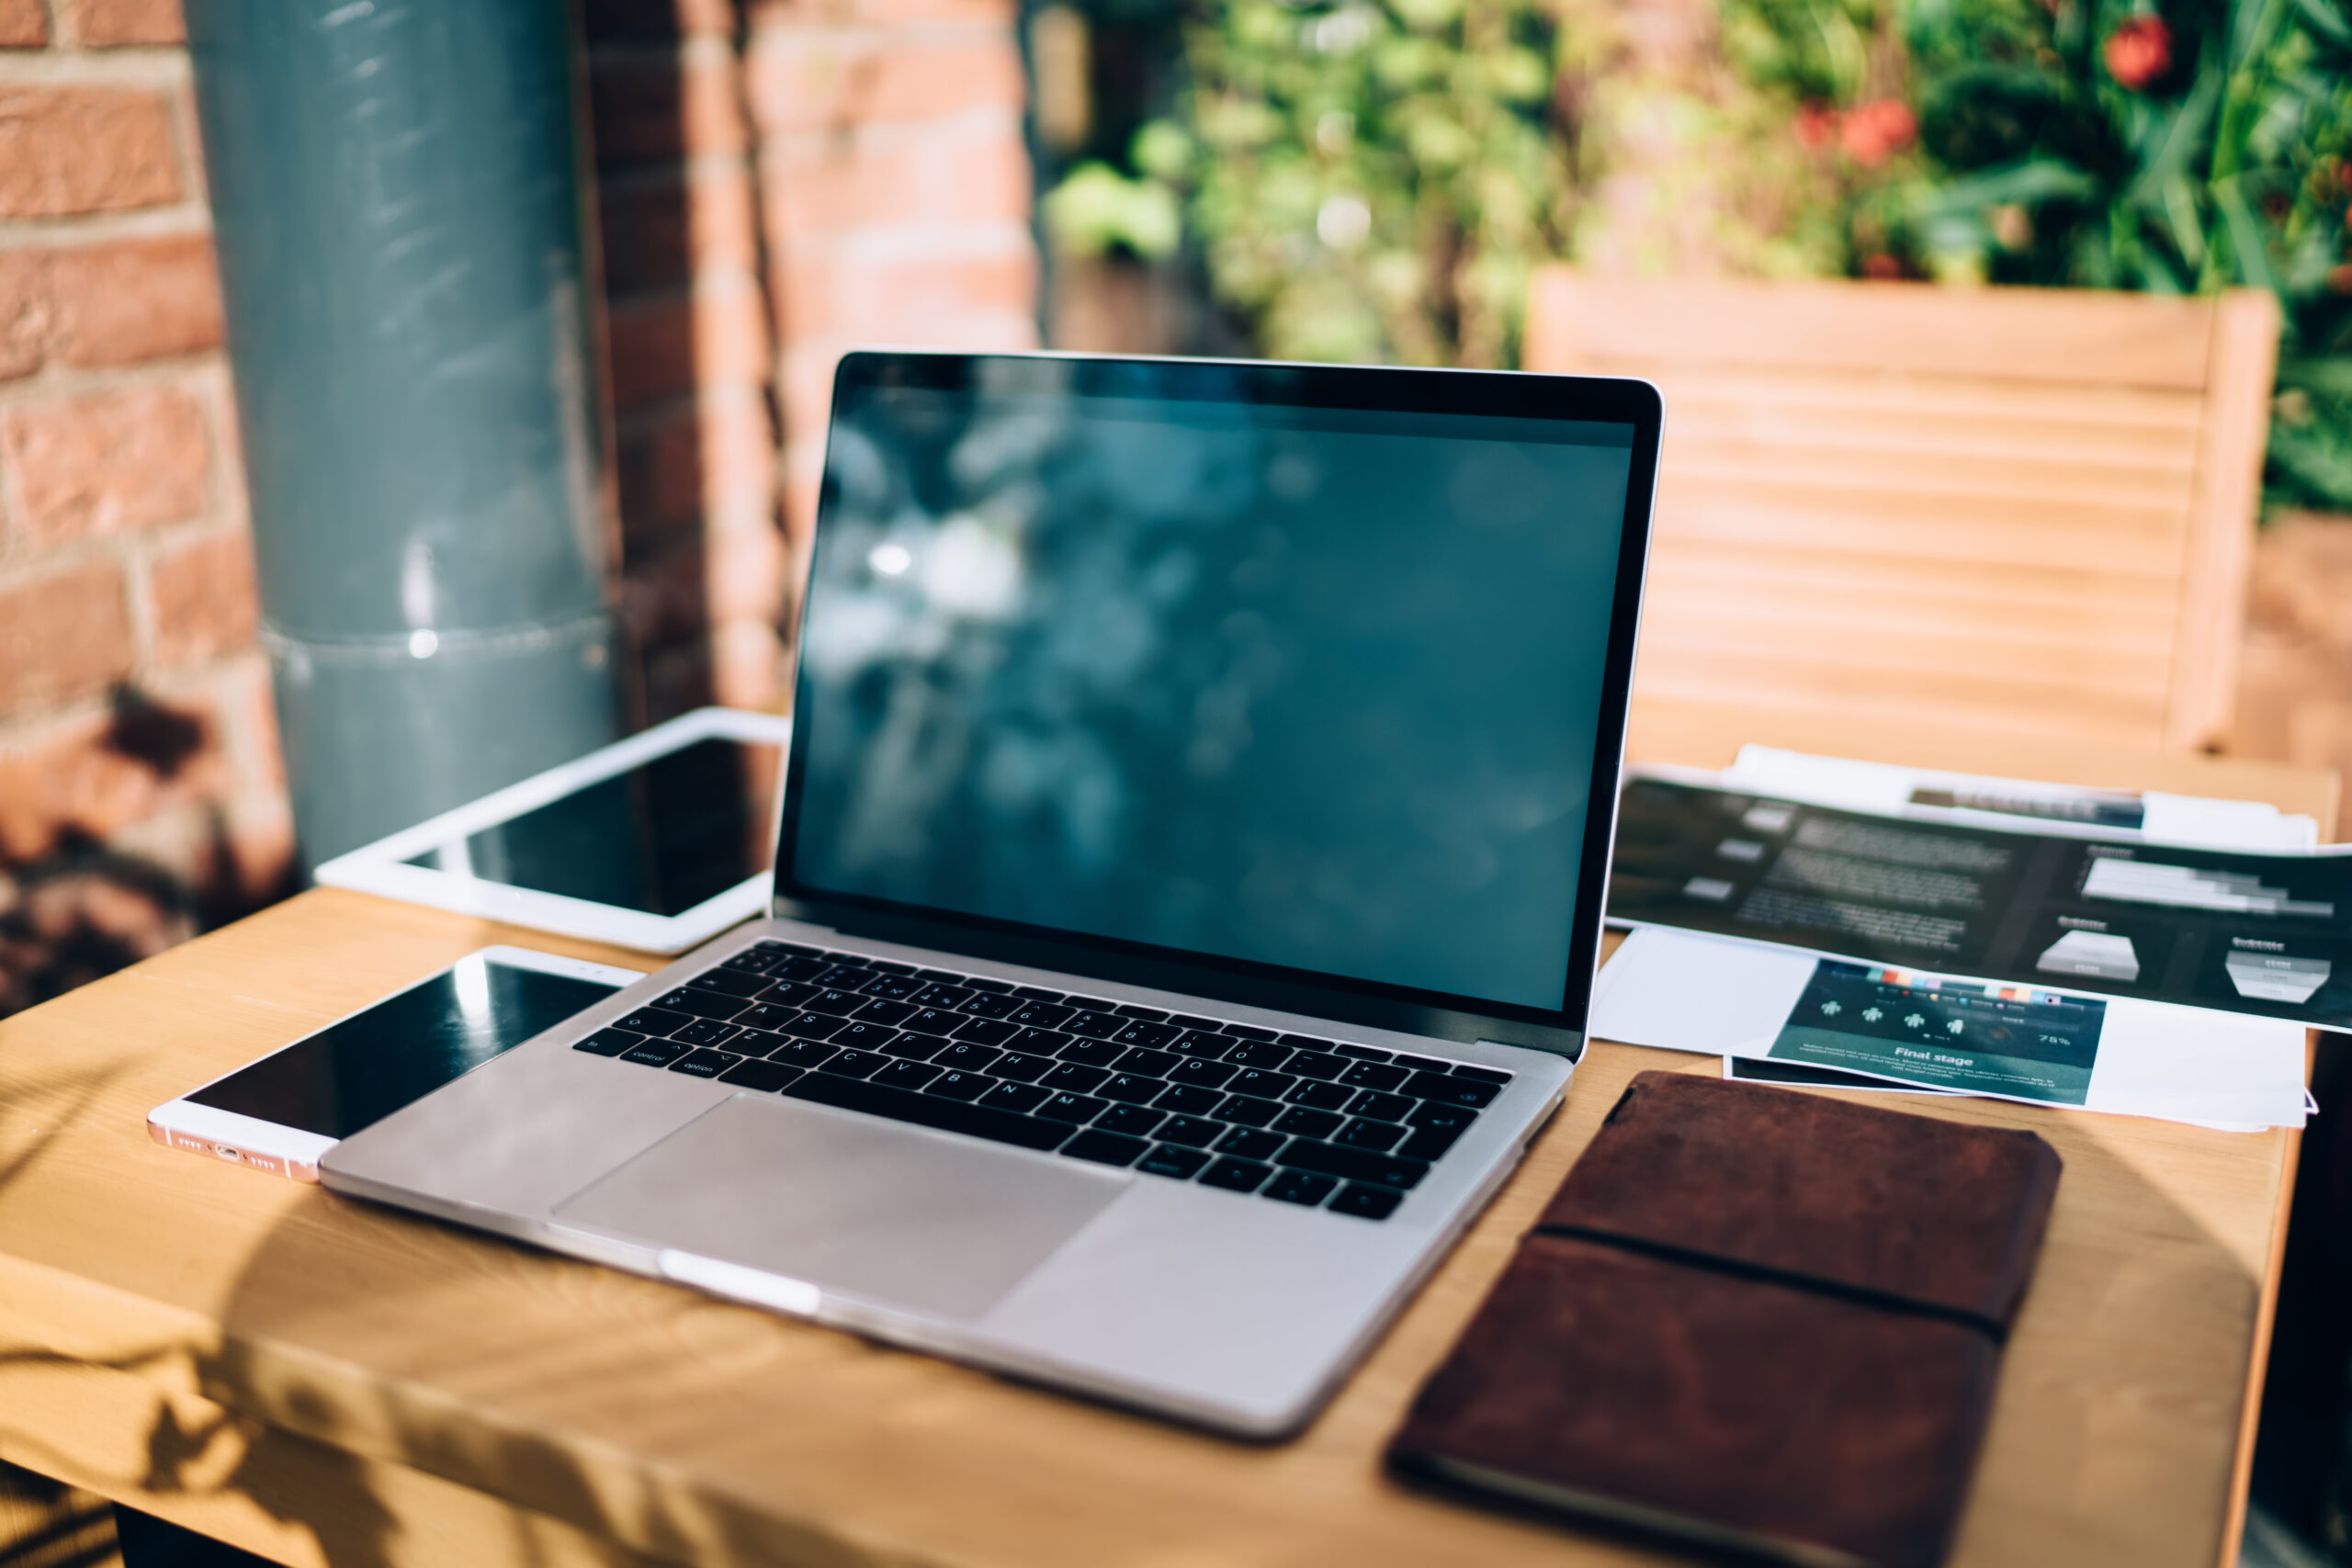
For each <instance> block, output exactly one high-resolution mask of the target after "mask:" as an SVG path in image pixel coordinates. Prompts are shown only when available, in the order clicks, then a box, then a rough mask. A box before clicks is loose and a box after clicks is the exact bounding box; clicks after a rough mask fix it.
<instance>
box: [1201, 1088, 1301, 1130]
mask: <svg viewBox="0 0 2352 1568" xmlns="http://www.w3.org/2000/svg"><path fill="white" fill-rule="evenodd" d="M1282 1113H1283V1108H1282V1107H1281V1106H1280V1105H1277V1104H1276V1103H1274V1101H1272V1100H1260V1099H1258V1098H1257V1097H1256V1096H1254V1095H1248V1094H1236V1095H1231V1096H1228V1097H1227V1099H1226V1100H1225V1103H1223V1104H1222V1105H1219V1106H1218V1107H1217V1108H1216V1110H1215V1111H1210V1112H1209V1114H1210V1115H1212V1116H1214V1117H1216V1119H1217V1120H1218V1121H1220V1122H1233V1123H1234V1124H1236V1125H1237V1126H1242V1127H1262V1126H1264V1125H1265V1124H1266V1123H1267V1122H1272V1120H1273V1119H1274V1118H1275V1117H1277V1116H1280V1115H1281V1114H1282Z"/></svg>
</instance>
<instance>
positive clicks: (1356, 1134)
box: [1331, 1117, 1405, 1153]
mask: <svg viewBox="0 0 2352 1568" xmlns="http://www.w3.org/2000/svg"><path fill="white" fill-rule="evenodd" d="M1404 1135H1405V1129H1404V1128H1402V1127H1400V1126H1398V1125H1397V1123H1396V1122H1373V1121H1368V1120H1365V1119H1363V1118H1362V1117H1359V1118H1357V1119H1356V1120H1355V1121H1353V1122H1349V1123H1348V1124H1347V1125H1346V1126H1344V1127H1342V1128H1340V1135H1339V1136H1338V1137H1336V1138H1334V1139H1332V1140H1331V1141H1332V1142H1333V1143H1335V1144H1345V1145H1348V1147H1350V1148H1351V1149H1377V1150H1380V1151H1381V1152H1383V1153H1385V1152H1387V1151H1388V1150H1390V1149H1393V1148H1395V1147H1396V1146H1397V1140H1398V1139H1399V1138H1402V1137H1403V1136H1404Z"/></svg>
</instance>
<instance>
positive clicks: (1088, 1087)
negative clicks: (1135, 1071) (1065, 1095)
mask: <svg viewBox="0 0 2352 1568" xmlns="http://www.w3.org/2000/svg"><path fill="white" fill-rule="evenodd" d="M1110 1076H1111V1075H1110V1074H1109V1073H1106V1072H1104V1071H1103V1069H1102V1068H1100V1067H1090V1066H1086V1065H1085V1064H1083V1063H1081V1062H1056V1063H1055V1064H1054V1066H1053V1068H1052V1070H1051V1071H1049V1072H1047V1073H1046V1074H1045V1075H1044V1076H1043V1077H1039V1078H1038V1079H1037V1081H1038V1082H1039V1083H1041V1084H1044V1085H1045V1086H1046V1088H1047V1089H1067V1090H1068V1091H1069V1092H1070V1093H1072V1094H1092V1093H1093V1092H1094V1091H1095V1089H1098V1088H1100V1087H1101V1086H1102V1083H1103V1079H1104V1078H1107V1077H1110Z"/></svg>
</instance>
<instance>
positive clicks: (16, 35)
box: [0, 0, 49, 49]
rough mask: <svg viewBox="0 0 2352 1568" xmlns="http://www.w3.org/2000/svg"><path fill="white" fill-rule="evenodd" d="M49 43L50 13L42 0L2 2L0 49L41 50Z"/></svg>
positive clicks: (0, 1)
mask: <svg viewBox="0 0 2352 1568" xmlns="http://www.w3.org/2000/svg"><path fill="white" fill-rule="evenodd" d="M48 41H49V11H48V9H47V7H45V6H42V5H41V3H40V0H0V49H39V48H40V46H41V45H43V44H45V43H47V42H48Z"/></svg>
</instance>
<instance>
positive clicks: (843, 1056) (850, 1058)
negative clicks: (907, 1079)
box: [821, 1051, 890, 1078]
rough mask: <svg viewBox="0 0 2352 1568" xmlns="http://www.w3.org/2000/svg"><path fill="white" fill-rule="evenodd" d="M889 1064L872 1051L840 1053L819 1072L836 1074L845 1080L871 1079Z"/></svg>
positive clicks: (886, 1057) (888, 1061)
mask: <svg viewBox="0 0 2352 1568" xmlns="http://www.w3.org/2000/svg"><path fill="white" fill-rule="evenodd" d="M889 1063H890V1058H889V1057H888V1056H884V1055H877V1054H876V1053H875V1052H872V1051H842V1052H839V1053H837V1054H836V1055H834V1056H833V1058H832V1059H831V1061H829V1062H827V1063H826V1064H825V1065H824V1066H823V1068H822V1069H821V1070H822V1071H824V1072H828V1073H838V1074H840V1075H841V1076H842V1077H845V1078H863V1077H872V1076H873V1075H874V1074H875V1073H876V1072H878V1071H880V1070H881V1069H882V1068H883V1067H886V1066H888V1065H889Z"/></svg>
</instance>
